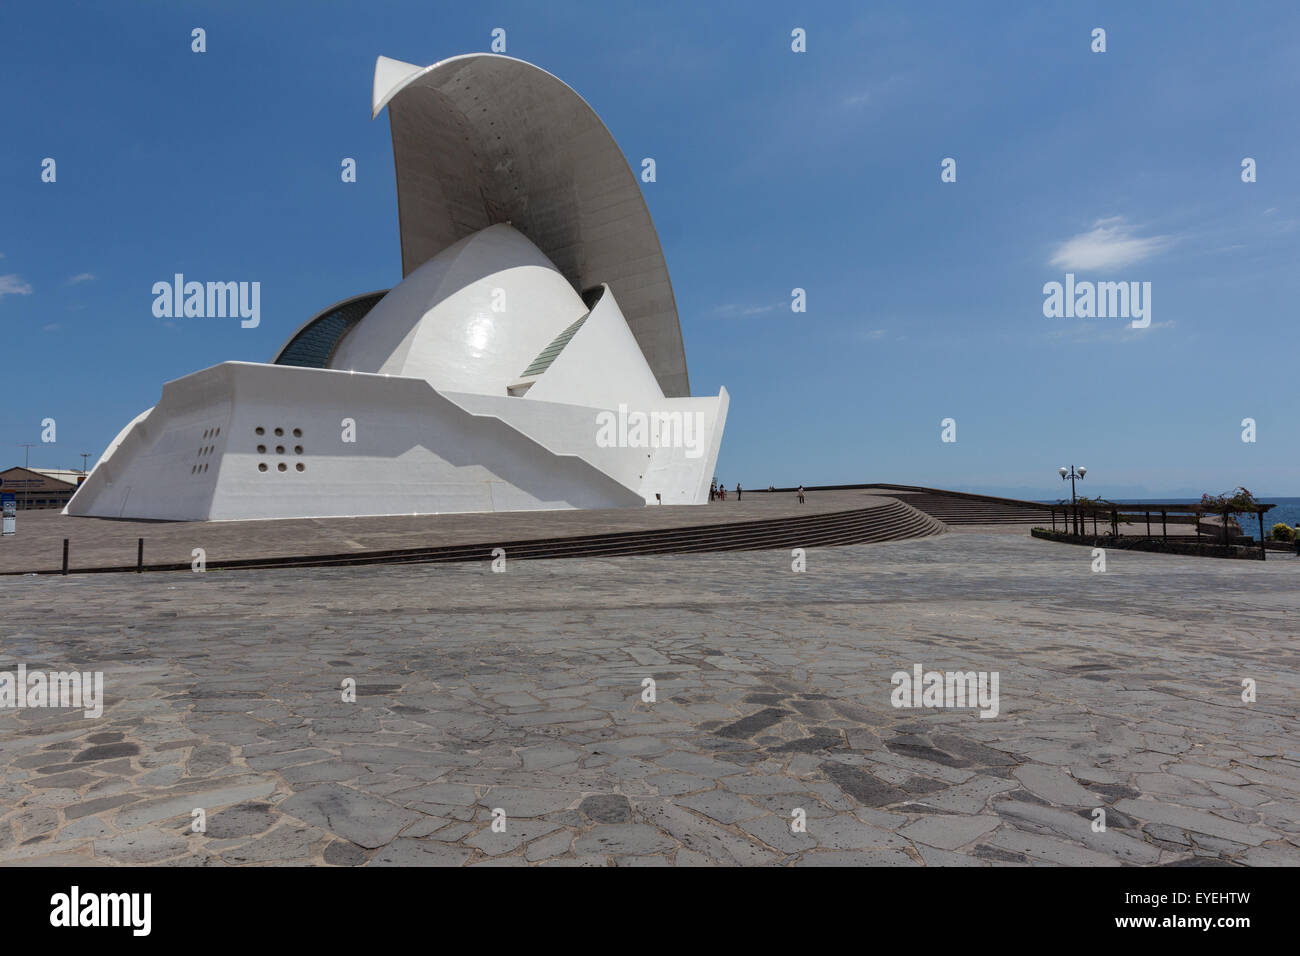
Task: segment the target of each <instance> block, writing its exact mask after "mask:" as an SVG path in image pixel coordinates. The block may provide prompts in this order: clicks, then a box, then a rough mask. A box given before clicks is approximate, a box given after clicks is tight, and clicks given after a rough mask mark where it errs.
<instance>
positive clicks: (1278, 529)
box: [1269, 521, 1295, 541]
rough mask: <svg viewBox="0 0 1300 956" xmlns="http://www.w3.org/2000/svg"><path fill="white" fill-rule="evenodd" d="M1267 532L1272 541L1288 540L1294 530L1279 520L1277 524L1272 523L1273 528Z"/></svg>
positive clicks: (1290, 538)
mask: <svg viewBox="0 0 1300 956" xmlns="http://www.w3.org/2000/svg"><path fill="white" fill-rule="evenodd" d="M1269 534H1270V536H1271V537H1272V538H1273V540H1274V541H1290V540H1292V536H1293V535H1294V534H1295V532H1293V531H1292V530H1291V528H1290V526H1289V525H1286V524H1284V523H1283V522H1281V521H1279V522H1278V523H1277V524H1275V525H1273V530H1272V531H1271V532H1269Z"/></svg>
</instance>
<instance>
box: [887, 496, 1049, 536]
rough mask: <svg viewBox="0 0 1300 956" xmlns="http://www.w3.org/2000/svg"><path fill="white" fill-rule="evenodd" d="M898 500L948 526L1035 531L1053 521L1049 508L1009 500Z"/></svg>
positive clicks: (944, 498)
mask: <svg viewBox="0 0 1300 956" xmlns="http://www.w3.org/2000/svg"><path fill="white" fill-rule="evenodd" d="M898 500H900V501H905V502H906V503H907V504H909V505H911V506H912V507H913V508H916V509H918V510H920V511H924V512H925V513H926V514H928V515H929V516H930V517H932V518H936V519H938V520H939V521H942V522H943V523H944V524H947V525H954V526H955V525H977V524H985V525H987V524H998V525H1002V524H1015V525H1024V526H1025V527H1032V526H1034V525H1044V526H1047V525H1048V524H1049V522H1050V521H1051V515H1050V514H1049V513H1048V511H1047V509H1046V508H1040V507H1034V506H1031V505H1022V504H1016V503H1014V502H1011V501H1008V500H1000V499H986V500H981V499H978V498H965V497H957V496H955V495H947V494H934V493H927V492H913V493H908V494H900V495H899V498H898ZM1058 520H1059V519H1058Z"/></svg>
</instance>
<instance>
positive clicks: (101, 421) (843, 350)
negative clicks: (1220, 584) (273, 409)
mask: <svg viewBox="0 0 1300 956" xmlns="http://www.w3.org/2000/svg"><path fill="white" fill-rule="evenodd" d="M194 27H203V28H204V29H205V30H206V31H207V52H206V53H204V54H195V53H193V52H191V49H190V43H191V40H190V31H191V29H192V28H194ZM495 27H502V28H504V29H505V30H506V35H507V51H506V52H507V53H509V54H510V55H512V56H517V57H520V58H522V59H525V60H529V61H531V62H534V63H536V64H538V65H539V66H542V67H544V68H545V69H547V70H549V71H550V72H552V73H555V74H556V75H557V76H559V77H560V78H561V79H563V80H565V81H566V82H568V83H569V84H570V85H571V86H573V87H574V88H575V89H576V90H578V92H579V93H581V94H582V95H583V96H584V97H585V98H586V99H587V101H588V102H589V103H591V105H592V106H593V107H594V108H595V109H596V111H597V112H598V113H599V114H600V115H601V117H602V118H603V119H604V120H605V122H606V124H607V125H608V126H609V128H610V130H611V132H612V133H613V134H614V136H615V138H616V139H617V140H618V142H619V144H620V146H621V147H622V148H623V150H624V152H625V154H626V155H627V156H628V158H629V161H631V162H632V163H633V165H634V167H635V168H638V169H639V168H640V161H641V159H642V157H646V156H650V157H653V158H654V159H655V161H656V165H657V182H655V183H647V184H644V185H643V189H644V192H645V195H646V198H647V202H648V203H649V207H650V211H651V213H652V215H653V216H654V218H655V222H656V225H657V227H658V230H659V236H660V239H661V241H662V243H663V247H664V253H665V256H666V258H667V261H668V267H669V270H670V273H671V275H672V279H673V287H674V291H675V293H676V297H677V306H678V310H679V313H680V316H681V321H682V329H683V334H684V337H685V341H686V354H687V361H688V365H689V369H690V377H691V385H692V389H693V391H694V392H695V393H696V394H715V393H716V392H717V390H718V388H719V386H723V385H725V386H726V387H727V389H728V391H730V393H731V396H732V400H731V410H730V414H729V417H728V420H727V430H726V434H725V437H724V440H723V445H722V454H721V458H720V461H719V465H718V475H719V476H720V477H721V478H722V479H723V480H724V481H725V482H727V483H728V484H730V485H734V484H735V482H736V481H738V480H739V481H741V482H742V483H744V484H746V485H748V486H750V487H759V486H766V485H768V484H769V483H775V484H778V485H781V484H792V483H799V482H803V483H805V484H810V485H811V484H822V483H847V482H857V481H867V480H876V481H894V482H901V483H911V484H924V485H932V486H938V487H948V488H967V489H973V490H984V491H988V492H992V493H1007V494H1017V495H1023V496H1026V497H1035V498H1050V497H1054V496H1057V495H1059V494H1061V493H1062V483H1061V482H1060V481H1059V480H1058V479H1057V478H1056V475H1055V471H1056V468H1057V467H1058V466H1060V465H1062V464H1069V463H1072V462H1073V463H1082V464H1085V465H1087V466H1088V468H1089V479H1088V488H1087V490H1088V491H1089V492H1090V493H1092V494H1102V495H1107V496H1109V497H1113V498H1114V497H1125V496H1128V497H1133V496H1141V495H1145V496H1161V495H1188V494H1200V493H1201V492H1202V491H1224V490H1228V489H1230V488H1232V487H1233V486H1235V485H1238V484H1244V485H1246V486H1247V487H1249V488H1251V489H1252V490H1254V491H1258V492H1261V493H1264V494H1269V495H1275V496H1280V495H1300V422H1298V421H1297V413H1298V412H1300V333H1298V332H1297V322H1296V319H1297V316H1296V305H1295V303H1296V302H1297V297H1298V295H1300V268H1297V264H1300V228H1298V227H1300V181H1298V180H1297V177H1296V175H1295V166H1296V165H1297V164H1298V163H1300V124H1297V123H1296V117H1297V115H1300V114H1298V113H1297V108H1296V104H1297V100H1298V96H1297V94H1298V93H1300V89H1298V87H1300V7H1297V6H1296V5H1294V4H1290V3H1267V4H1264V3H1235V4H1232V5H1227V4H1209V3H1189V2H1180V3H1142V4H1131V3H1113V4H1088V3H1080V2H1069V3H1051V2H1047V3H1032V4H1030V3H1025V4H1017V5H1015V6H1012V5H1009V4H972V3H930V4H924V5H914V4H901V3H900V4H895V3H873V4H871V5H869V6H868V5H857V4H844V3H837V4H817V3H766V2H751V3H743V4H741V3H736V4H711V5H705V4H697V3H683V4H622V3H590V4H568V3H562V2H554V3H546V4H538V3H535V2H528V3H490V2H483V3H473V4H430V3H427V2H425V3H396V2H394V3H384V2H367V3H352V2H347V3H344V2H328V0H324V2H312V3H277V2H266V3H252V2H248V3H244V2H223V3H203V2H195V3H174V2H145V0H133V2H129V3H121V4H103V5H96V4H77V3H68V4H60V5H58V7H57V8H55V7H54V5H50V4H42V3H28V2H10V3H6V4H5V5H4V6H3V7H0V75H2V76H3V83H0V105H2V107H3V109H2V110H0V116H3V120H2V122H3V124H4V135H3V136H0V190H2V199H3V202H0V255H3V258H0V331H2V333H3V339H2V340H0V348H3V353H2V354H3V369H4V371H3V376H2V380H3V384H4V388H3V391H4V399H5V400H4V401H3V403H0V443H2V444H3V445H4V447H5V448H6V449H8V450H7V451H0V459H3V460H0V467H3V466H7V465H8V464H10V463H13V462H18V463H21V462H22V459H23V449H22V448H20V447H18V446H17V443H20V442H40V435H41V420H42V419H44V418H47V417H48V418H54V419H55V420H56V422H57V443H55V444H53V445H44V446H40V447H37V448H33V449H32V463H33V464H34V465H37V466H41V467H72V466H79V465H80V462H81V457H80V453H81V452H91V453H92V459H91V460H92V462H93V461H94V459H95V458H96V457H98V454H99V453H100V452H101V451H102V450H103V448H104V446H105V445H106V444H107V443H108V442H109V441H110V440H111V439H112V438H113V436H114V435H115V434H116V433H117V432H118V430H119V429H120V428H121V427H122V426H124V425H125V424H126V423H127V422H128V421H130V420H131V419H132V418H133V417H134V416H135V415H137V414H138V413H139V412H141V411H142V410H144V409H145V408H147V407H149V406H150V405H152V404H154V403H155V402H156V401H157V399H158V395H159V390H160V387H161V384H162V382H164V381H166V380H169V379H173V378H178V377H180V376H182V375H185V374H188V373H189V372H192V371H195V370H198V369H200V368H204V367H207V366H210V365H213V364H216V363H218V362H221V361H226V360H230V359H239V360H245V361H268V360H269V359H270V358H271V357H272V355H273V354H274V353H275V351H276V350H277V348H278V347H279V346H280V344H281V343H282V342H283V341H284V339H285V338H286V337H287V336H288V335H289V334H290V333H291V332H292V331H293V330H294V329H295V328H296V327H297V326H298V325H299V324H300V323H301V322H302V321H303V320H305V319H306V318H308V317H309V316H310V315H312V314H314V313H316V312H317V311H319V310H320V309H322V308H324V307H325V306H326V305H328V304H330V303H331V302H334V301H336V300H338V299H341V298H344V297H346V296H349V295H352V294H354V293H358V292H362V291H368V290H371V289H377V288H387V287H389V286H391V285H393V284H395V283H396V282H397V281H399V279H400V277H401V275H400V272H401V268H400V250H399V241H398V232H397V211H396V194H395V188H394V182H393V167H392V150H391V143H390V139H389V130H388V120H387V114H386V113H384V114H381V115H380V117H379V118H378V119H377V120H375V121H373V122H372V121H371V120H370V117H369V100H370V87H371V77H372V73H373V68H374V60H375V57H376V56H377V55H380V54H383V55H386V56H390V57H394V58H396V59H401V60H407V61H410V62H413V63H421V64H425V63H432V62H435V61H436V60H439V59H443V58H445V57H448V56H452V55H455V54H458V53H465V52H471V51H476V50H487V49H488V47H489V44H490V42H491V31H492V30H493V28H495ZM795 27H802V28H804V29H805V30H806V31H807V37H808V39H807V47H808V49H807V52H806V53H801V54H797V53H794V52H792V51H791V48H790V47H791V38H790V33H791V30H792V29H793V28H795ZM1096 27H1102V28H1104V29H1105V30H1106V46H1107V49H1106V52H1105V53H1093V52H1091V49H1090V46H1091V43H1092V39H1091V33H1092V30H1093V29H1094V28H1096ZM45 157H52V158H54V159H55V161H56V163H57V167H56V169H57V180H56V182H54V183H44V182H42V181H41V162H42V160H43V159H44V158H45ZM343 157H354V158H355V159H356V160H357V164H358V181H357V182H356V183H355V184H343V183H342V182H341V181H340V177H339V168H340V162H341V160H342V158H343ZM946 157H952V158H954V159H955V160H956V162H957V181H956V182H955V183H943V182H941V181H940V172H941V169H940V163H941V161H942V160H943V159H944V158H946ZM1245 157H1251V158H1253V159H1254V160H1255V161H1256V164H1257V181H1256V182H1254V183H1243V182H1242V179H1241V162H1242V160H1243V158H1245ZM176 272H183V273H186V274H187V275H189V276H191V277H193V278H198V279H201V280H207V279H220V280H247V281H253V280H256V281H260V282H261V285H262V302H261V312H262V319H261V324H260V326H259V327H258V328H256V329H243V328H240V325H239V322H238V320H232V319H189V320H179V321H173V322H170V323H169V322H166V321H165V320H161V319H157V318H155V317H154V316H153V313H152V304H153V296H152V294H151V288H152V285H153V283H154V282H157V281H160V280H170V278H171V276H172V275H173V274H174V273H176ZM1067 272H1070V273H1073V274H1075V275H1076V277H1077V278H1078V279H1079V280H1081V281H1082V280H1092V281H1136V282H1149V283H1151V290H1152V291H1151V324H1150V327H1149V328H1146V329H1132V328H1129V327H1128V325H1129V323H1128V322H1127V321H1125V320H1123V319H1119V318H1109V319H1074V318H1070V319H1066V318H1047V317H1045V316H1044V314H1043V302H1044V294H1043V285H1044V283H1047V282H1051V281H1057V282H1063V281H1064V276H1065V274H1066V273H1067ZM796 287H798V288H803V289H805V290H806V292H807V302H808V309H807V312H806V313H794V312H792V311H791V309H790V302H791V290H792V289H794V288H796ZM948 417H951V418H954V419H955V420H956V422H957V441H956V442H955V443H944V442H941V441H940V432H941V428H940V422H941V420H942V419H944V418H948ZM1248 417H1249V418H1253V419H1255V421H1256V423H1257V441H1256V442H1254V443H1244V442H1242V441H1241V432H1242V428H1241V421H1242V419H1243V418H1248Z"/></svg>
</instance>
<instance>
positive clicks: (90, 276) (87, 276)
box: [68, 272, 95, 285]
mask: <svg viewBox="0 0 1300 956" xmlns="http://www.w3.org/2000/svg"><path fill="white" fill-rule="evenodd" d="M94 278H95V275H94V273H92V272H79V273H77V274H76V275H75V276H73V277H72V278H71V279H69V280H68V285H77V284H78V283H80V282H91V281H93V280H94Z"/></svg>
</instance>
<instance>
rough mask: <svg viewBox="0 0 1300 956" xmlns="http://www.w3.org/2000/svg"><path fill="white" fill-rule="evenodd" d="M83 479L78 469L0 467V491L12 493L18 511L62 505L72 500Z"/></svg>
mask: <svg viewBox="0 0 1300 956" xmlns="http://www.w3.org/2000/svg"><path fill="white" fill-rule="evenodd" d="M85 480H86V476H85V475H84V474H83V473H82V472H80V471H69V470H67V469H61V468H24V467H23V466H22V465H15V466H14V467H13V468H9V469H7V470H5V471H0V494H5V493H12V494H13V496H14V501H15V502H16V503H17V505H18V510H19V511H25V510H28V509H39V508H59V509H62V508H63V507H64V506H66V505H67V503H68V502H69V501H71V500H72V495H73V493H74V492H75V491H76V490H77V486H78V485H80V484H81V483H82V482H83V481H85Z"/></svg>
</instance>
